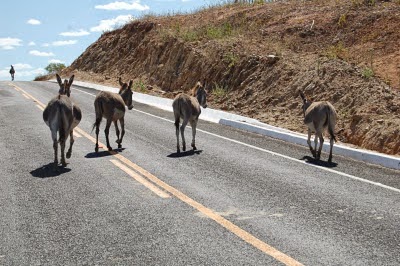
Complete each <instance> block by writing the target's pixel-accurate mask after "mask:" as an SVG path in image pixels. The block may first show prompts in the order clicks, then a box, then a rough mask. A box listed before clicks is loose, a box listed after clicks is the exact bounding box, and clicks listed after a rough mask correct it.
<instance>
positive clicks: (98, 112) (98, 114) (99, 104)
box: [92, 98, 104, 132]
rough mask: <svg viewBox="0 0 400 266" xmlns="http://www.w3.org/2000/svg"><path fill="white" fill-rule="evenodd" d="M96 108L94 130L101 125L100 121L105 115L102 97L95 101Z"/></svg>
mask: <svg viewBox="0 0 400 266" xmlns="http://www.w3.org/2000/svg"><path fill="white" fill-rule="evenodd" d="M94 110H95V113H96V122H94V124H93V127H92V132H93V130H94V128H95V127H99V126H100V123H101V119H102V117H103V111H104V110H103V104H102V102H101V99H100V98H96V100H95V101H94Z"/></svg>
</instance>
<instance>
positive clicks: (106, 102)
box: [92, 78, 133, 152]
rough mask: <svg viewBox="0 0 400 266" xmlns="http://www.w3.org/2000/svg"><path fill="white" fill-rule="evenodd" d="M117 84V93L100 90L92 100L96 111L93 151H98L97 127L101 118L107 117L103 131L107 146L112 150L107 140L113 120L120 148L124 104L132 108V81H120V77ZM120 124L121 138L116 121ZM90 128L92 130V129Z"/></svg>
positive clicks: (123, 128)
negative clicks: (94, 145)
mask: <svg viewBox="0 0 400 266" xmlns="http://www.w3.org/2000/svg"><path fill="white" fill-rule="evenodd" d="M119 84H120V85H121V88H120V90H119V93H113V92H108V91H101V92H99V93H98V94H97V96H96V99H95V100H94V109H95V112H96V122H95V123H94V124H93V129H94V128H96V147H95V151H96V152H98V151H99V131H100V129H99V127H100V123H101V120H102V118H103V117H104V118H105V119H107V124H106V128H105V130H104V133H105V135H106V141H107V148H108V150H109V151H111V150H112V148H111V146H110V142H109V140H108V133H109V131H110V126H111V122H114V125H115V131H116V133H117V141H116V142H117V143H118V148H119V149H120V148H122V138H123V137H124V134H125V122H124V116H125V105H126V106H128V109H129V110H131V109H132V108H133V103H132V94H133V92H132V84H133V81H132V80H130V81H129V85H128V83H124V82H122V80H121V78H119ZM118 120H119V122H120V124H121V138H120V137H119V133H120V132H119V128H118V124H117V122H118ZM93 129H92V131H93Z"/></svg>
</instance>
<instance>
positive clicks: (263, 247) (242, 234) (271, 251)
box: [13, 85, 303, 266]
mask: <svg viewBox="0 0 400 266" xmlns="http://www.w3.org/2000/svg"><path fill="white" fill-rule="evenodd" d="M13 86H15V85H13ZM19 89H20V90H21V91H23V92H24V93H26V92H25V91H24V90H22V89H21V88H19ZM26 94H27V95H28V96H30V98H32V99H33V100H34V101H36V102H37V103H38V104H39V105H42V106H44V104H43V103H41V102H40V101H38V100H36V99H35V98H34V97H33V96H31V95H30V94H28V93H26ZM75 129H76V130H77V131H78V132H79V134H81V135H82V136H84V137H86V138H87V139H89V140H90V141H92V142H93V143H96V139H95V138H93V137H92V136H90V135H89V134H88V133H86V132H85V131H83V130H82V129H80V128H78V127H77V128H75ZM99 145H101V146H102V148H104V145H103V144H101V143H99ZM110 154H112V155H113V156H114V157H115V158H117V159H118V160H119V161H121V162H122V163H124V164H126V165H128V166H129V167H131V168H132V169H133V170H135V171H136V172H137V173H139V174H141V175H142V176H144V177H146V178H147V179H148V180H149V181H151V182H152V183H153V184H154V185H157V186H158V187H160V188H162V189H163V190H165V191H166V192H169V193H170V194H172V195H174V196H175V197H176V198H178V199H179V200H181V201H182V202H184V203H186V204H188V205H189V206H191V207H193V208H195V209H197V210H198V211H199V212H201V213H202V214H204V215H206V216H207V217H208V218H210V219H212V220H214V221H215V222H216V223H218V224H219V225H221V226H222V227H224V228H225V229H227V230H228V231H230V232H232V233H233V234H235V235H236V236H238V237H239V238H241V239H242V240H244V241H245V242H247V243H248V244H250V245H252V246H254V247H255V248H257V249H259V250H260V251H262V252H263V253H265V254H267V255H269V256H271V257H273V258H274V259H276V260H278V261H280V262H282V263H283V264H285V265H290V266H292V265H293V266H295V265H296V266H298V265H303V264H301V263H300V262H298V261H296V260H295V259H293V258H292V257H290V256H288V255H286V254H285V253H283V252H281V251H279V250H277V249H276V248H274V247H272V246H270V245H268V244H267V243H265V242H263V241H261V240H260V239H258V238H256V237H255V236H253V235H252V234H250V233H248V232H247V231H245V230H243V229H242V228H240V227H238V226H237V225H235V224H233V223H232V222H230V221H228V220H227V219H225V218H224V217H222V216H221V215H219V214H217V213H216V212H214V211H213V210H211V209H209V208H207V207H205V206H204V205H202V204H201V203H199V202H197V201H195V200H193V199H192V198H190V197H188V196H187V195H185V194H184V193H182V192H181V191H179V190H178V189H176V188H174V187H172V186H170V185H168V184H167V183H165V182H164V181H162V180H160V179H159V178H157V177H156V176H154V175H153V174H151V173H149V172H148V171H147V170H145V169H143V168H141V167H140V166H138V165H137V164H135V163H133V162H132V161H130V160H129V159H127V158H125V157H124V156H122V155H121V154H118V153H116V152H115V151H110ZM111 162H112V163H113V164H114V165H116V166H118V167H119V168H121V169H122V170H123V171H125V172H126V173H128V174H132V175H134V176H136V177H137V176H138V175H137V174H136V173H135V172H134V171H132V170H131V169H129V168H128V167H126V166H125V165H124V164H122V163H120V162H118V161H117V160H111ZM132 175H131V176H132ZM140 178H143V177H141V176H140ZM143 179H144V178H143ZM144 180H145V179H144ZM148 180H146V181H147V182H148V183H150V182H149V181H148ZM150 184H151V183H150ZM153 184H151V185H153ZM154 185H153V186H154ZM157 189H159V188H157ZM160 191H162V190H160ZM162 192H163V193H166V192H164V191H162ZM166 194H167V193H166ZM167 195H168V194H167ZM168 196H169V195H168Z"/></svg>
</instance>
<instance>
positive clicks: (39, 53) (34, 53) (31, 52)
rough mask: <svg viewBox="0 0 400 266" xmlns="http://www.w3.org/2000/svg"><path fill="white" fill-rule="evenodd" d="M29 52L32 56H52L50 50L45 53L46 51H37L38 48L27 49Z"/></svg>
mask: <svg viewBox="0 0 400 266" xmlns="http://www.w3.org/2000/svg"><path fill="white" fill-rule="evenodd" d="M29 54H31V55H34V56H54V54H53V53H52V52H50V53H46V52H39V51H38V50H32V51H29Z"/></svg>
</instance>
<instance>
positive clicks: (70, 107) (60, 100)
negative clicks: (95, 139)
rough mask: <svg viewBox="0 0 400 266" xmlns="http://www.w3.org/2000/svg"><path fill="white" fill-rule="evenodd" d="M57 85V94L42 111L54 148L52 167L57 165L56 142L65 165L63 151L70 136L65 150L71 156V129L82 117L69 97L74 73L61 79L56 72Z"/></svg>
mask: <svg viewBox="0 0 400 266" xmlns="http://www.w3.org/2000/svg"><path fill="white" fill-rule="evenodd" d="M56 77H57V82H58V85H60V90H59V91H58V96H56V97H54V98H53V99H51V100H50V102H49V103H48V104H47V106H46V108H45V109H44V111H43V120H44V122H45V123H46V124H47V125H48V126H49V127H50V130H51V137H52V139H53V148H54V167H55V168H57V166H58V153H57V150H58V142H60V146H61V164H62V166H66V165H67V162H66V161H65V156H64V151H65V142H66V141H67V139H68V135H69V136H70V144H69V149H68V152H67V158H68V159H69V158H70V157H71V153H72V145H73V144H74V136H73V131H74V128H75V127H76V126H77V125H78V124H79V122H80V121H81V119H82V112H81V109H80V108H79V107H78V106H76V105H75V104H74V103H73V102H72V100H71V99H70V98H69V96H70V95H71V85H72V82H73V81H74V75H72V76H71V78H70V79H69V81H68V80H64V83H62V80H61V78H60V76H59V75H58V74H56ZM57 132H58V134H59V140H58V141H57Z"/></svg>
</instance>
